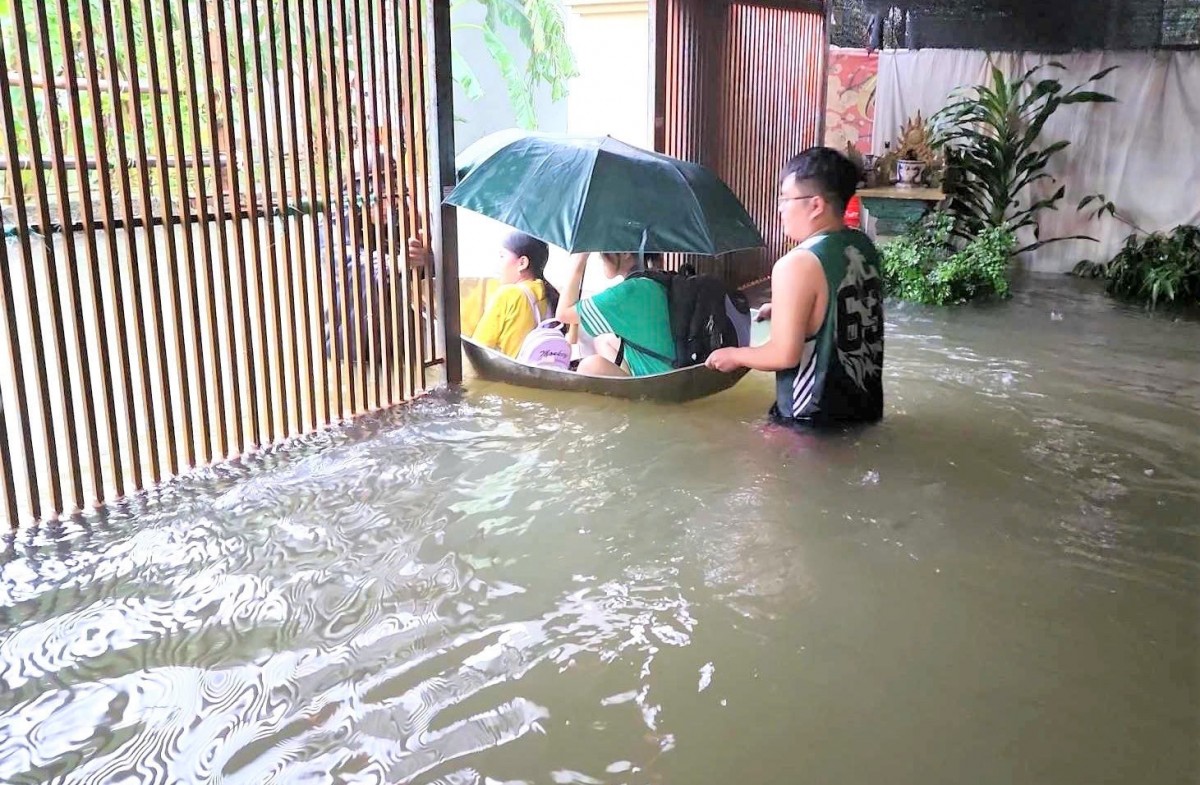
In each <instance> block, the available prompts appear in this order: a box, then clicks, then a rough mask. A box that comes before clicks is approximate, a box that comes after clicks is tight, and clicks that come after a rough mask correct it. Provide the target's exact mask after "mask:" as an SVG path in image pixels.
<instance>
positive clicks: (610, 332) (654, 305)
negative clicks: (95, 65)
mask: <svg viewBox="0 0 1200 785" xmlns="http://www.w3.org/2000/svg"><path fill="white" fill-rule="evenodd" d="M601 258H602V259H603V260H604V273H605V275H607V276H608V277H609V278H616V277H617V276H618V275H619V276H622V277H624V278H625V280H623V281H621V283H619V284H617V285H616V286H613V287H611V288H609V289H605V290H604V291H602V292H599V293H597V294H595V295H593V296H591V297H585V298H584V299H582V300H579V299H578V298H579V287H580V284H581V283H582V282H583V273H584V270H585V269H586V267H587V259H588V254H586V253H585V254H575V255H574V256H572V257H571V263H572V269H571V278H570V280H569V282H568V284H567V287H566V290H565V291H564V292H563V294H562V297H561V298H560V299H559V302H558V313H557V314H556V315H557V317H558V320H559V321H560V322H562V323H563V324H571V325H575V324H577V325H579V326H580V327H581V328H582V329H583V330H584V331H585V332H586V333H587V334H588V335H590V336H592V337H593V338H595V339H596V342H595V343H596V349H597V353H596V354H594V355H591V356H589V357H585V358H583V360H582V361H580V363H579V368H578V371H579V373H583V374H588V375H591V376H649V375H651V374H655V373H665V372H666V371H670V370H672V369H673V368H674V361H675V341H674V339H673V338H672V337H671V314H670V310H669V309H668V307H667V290H666V288H665V287H663V286H662V285H661V284H659V283H656V282H655V281H652V280H650V279H649V278H632V279H631V278H630V277H629V276H630V274H631V273H632V272H633V271H634V268H635V267H636V266H637V257H636V256H635V255H634V254H628V253H604V254H601Z"/></svg>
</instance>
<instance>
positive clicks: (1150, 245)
mask: <svg viewBox="0 0 1200 785" xmlns="http://www.w3.org/2000/svg"><path fill="white" fill-rule="evenodd" d="M1073 272H1074V274H1075V275H1079V276H1082V277H1087V278H1101V277H1102V278H1105V279H1106V285H1105V288H1106V289H1107V291H1108V293H1109V294H1111V295H1113V296H1115V297H1120V298H1122V299H1126V300H1133V301H1137V302H1143V303H1145V304H1146V305H1147V306H1148V307H1150V308H1152V309H1153V308H1156V307H1158V305H1159V304H1161V303H1172V304H1178V305H1200V226H1188V225H1184V226H1177V227H1176V228H1175V229H1174V230H1172V231H1170V232H1151V233H1149V234H1146V235H1144V236H1143V237H1140V238H1139V237H1138V235H1137V234H1131V235H1129V238H1128V239H1127V240H1126V241H1125V245H1124V247H1122V248H1121V250H1120V251H1119V252H1118V253H1117V255H1116V256H1114V257H1113V258H1112V259H1111V260H1109V261H1108V262H1107V263H1104V264H1095V263H1093V262H1090V261H1085V262H1080V263H1079V264H1078V265H1076V267H1075V270H1074V271H1073Z"/></svg>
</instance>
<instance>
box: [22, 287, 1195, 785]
mask: <svg viewBox="0 0 1200 785" xmlns="http://www.w3.org/2000/svg"><path fill="white" fill-rule="evenodd" d="M885 374H886V388H885V393H886V395H887V416H886V419H885V421H884V422H883V423H882V424H881V425H878V426H875V427H871V428H866V429H862V430H858V431H854V432H851V433H845V434H823V435H801V434H797V433H793V432H788V431H783V430H779V429H775V428H770V427H766V426H765V425H764V422H763V414H764V412H765V411H766V409H767V407H768V405H769V403H770V400H771V398H772V395H773V381H772V379H771V378H770V377H769V376H766V375H763V374H751V375H750V376H749V377H747V378H746V379H745V380H743V381H742V382H741V383H740V384H739V385H737V386H736V387H735V388H733V389H732V390H731V391H729V392H727V393H723V394H721V395H719V396H715V397H713V398H710V399H707V400H705V401H701V402H697V403H694V404H689V405H686V406H675V407H671V406H663V405H655V404H649V403H645V404H641V403H637V404H631V403H628V402H623V401H616V400H608V399H602V398H594V397H590V396H563V395H553V394H550V393H544V392H538V391H534V390H525V389H518V388H513V387H503V386H500V385H490V384H484V383H478V382H473V381H470V382H469V383H468V385H467V387H466V389H465V390H462V391H457V392H450V393H443V394H438V395H434V396H430V397H428V398H426V399H423V400H421V401H419V402H417V403H415V404H413V405H411V406H408V407H404V408H402V409H399V410H395V411H392V412H389V413H386V414H383V415H380V416H377V417H372V418H366V419H364V420H362V421H360V422H358V423H356V424H354V425H352V426H347V427H344V428H341V429H338V430H335V431H332V432H327V433H324V434H319V435H317V436H315V437H311V438H308V439H305V440H302V441H301V442H298V443H296V444H294V445H290V446H289V447H287V448H285V449H281V450H277V451H274V452H272V453H269V454H266V455H263V456H258V457H256V458H254V459H252V460H250V461H248V462H246V463H244V464H233V465H225V466H221V467H217V468H214V469H210V470H205V471H203V472H200V473H197V474H196V475H194V476H193V477H190V478H188V479H187V480H184V481H182V482H180V483H177V484H176V485H174V486H172V487H169V488H167V489H164V490H161V491H158V492H155V493H152V494H149V495H147V496H144V497H139V498H136V499H133V500H131V501H129V502H128V503H126V504H124V505H121V506H118V507H116V508H113V509H110V510H108V511H106V512H105V513H104V514H103V515H100V516H95V517H92V518H89V519H86V520H81V521H74V522H69V523H64V524H56V525H49V526H44V527H41V528H36V529H34V528H31V529H27V530H23V531H21V532H18V533H16V534H12V535H8V536H7V538H6V539H5V540H4V541H3V549H2V550H0V782H4V783H41V782H69V783H84V782H87V783H101V782H164V783H165V782H226V783H261V782H345V783H357V782H373V783H374V782H377V783H384V782H387V783H397V782H421V783H433V782H438V783H446V784H447V785H449V784H450V783H480V784H481V785H482V784H483V783H514V782H524V783H558V784H559V785H567V784H568V783H572V784H578V785H595V784H596V783H614V784H615V783H679V784H681V785H682V784H685V783H686V784H687V785H695V784H698V783H713V784H714V785H716V784H718V783H720V784H724V783H747V785H749V784H750V783H785V782H786V783H791V782H797V783H799V782H804V783H870V782H887V783H894V784H896V785H901V784H903V785H907V784H909V783H912V784H913V785H918V784H919V785H932V784H933V783H947V784H949V783H955V784H957V783H965V782H970V783H996V784H997V785H1001V784H1004V785H1007V784H1009V783H1054V784H1055V785H1073V784H1075V783H1078V784H1079V785H1085V784H1086V785H1092V784H1093V783H1101V782H1112V783H1134V782H1136V783H1142V784H1145V785H1159V784H1162V785H1166V784H1168V783H1170V784H1171V785H1175V784H1179V785H1185V784H1187V783H1195V782H1197V781H1198V780H1200V323H1198V322H1196V321H1194V320H1193V321H1186V320H1184V321H1174V320H1173V319H1172V318H1171V317H1170V316H1162V315H1155V316H1150V315H1147V314H1146V313H1145V312H1143V311H1142V310H1140V309H1138V308H1131V307H1127V306H1122V305H1119V304H1116V303H1114V302H1113V301H1111V300H1109V299H1107V298H1105V297H1104V296H1103V294H1102V293H1101V292H1100V291H1099V289H1098V288H1097V287H1095V286H1093V285H1086V284H1084V283H1082V282H1078V281H1074V280H1072V279H1068V278H1065V277H1031V278H1027V279H1026V280H1024V281H1023V282H1022V283H1021V284H1020V286H1019V287H1018V289H1017V294H1016V296H1015V298H1014V299H1013V300H1012V301H1009V302H1006V303H1001V304H996V305H989V306H983V307H970V308H962V309H956V310H934V309H925V308H918V307H913V306H902V305H895V304H892V305H891V307H890V310H889V311H888V333H887V366H886V368H885Z"/></svg>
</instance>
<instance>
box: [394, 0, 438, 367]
mask: <svg viewBox="0 0 1200 785" xmlns="http://www.w3.org/2000/svg"><path fill="white" fill-rule="evenodd" d="M398 5H399V8H400V10H401V11H402V15H401V20H402V21H401V27H400V31H399V33H398V36H397V37H398V38H399V40H400V42H401V43H402V49H403V51H402V56H401V61H400V68H401V69H402V71H401V72H402V73H403V80H402V82H403V84H404V97H403V102H404V103H403V110H404V111H403V115H404V149H405V150H408V151H409V155H407V156H405V160H404V174H405V182H404V196H405V204H406V207H407V211H406V214H407V216H408V219H409V221H408V223H409V225H408V236H409V237H419V238H420V239H421V240H422V241H423V242H425V243H427V244H428V243H430V242H431V239H432V238H430V237H429V235H427V234H425V233H424V232H423V231H422V228H421V223H420V214H419V213H420V204H419V202H418V201H417V198H418V195H417V191H418V190H419V188H420V183H419V179H418V172H417V154H416V150H415V148H414V144H413V143H414V141H415V140H417V139H419V138H420V134H419V130H418V128H417V123H418V114H417V105H418V98H417V92H416V87H415V83H414V77H413V73H412V72H413V68H412V63H413V62H414V61H415V59H416V58H417V57H418V56H419V55H417V54H416V53H415V51H414V48H413V33H412V28H413V24H414V21H413V13H412V5H411V3H407V2H400V3H398ZM406 253H407V251H406ZM411 261H412V260H408V261H407V262H406V263H405V272H406V277H405V281H404V294H405V300H406V303H405V304H406V308H405V315H404V316H405V320H406V325H405V327H406V330H405V331H406V333H407V335H408V342H409V347H408V349H409V357H410V362H409V375H410V377H411V380H410V385H411V386H412V388H413V389H414V390H417V389H421V387H422V386H423V381H422V380H423V379H424V365H425V353H424V349H425V346H424V342H423V341H422V340H421V334H420V321H421V298H420V296H419V295H420V274H421V271H420V269H419V268H418V267H414V266H413V265H412V264H411Z"/></svg>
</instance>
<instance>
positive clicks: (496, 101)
mask: <svg viewBox="0 0 1200 785" xmlns="http://www.w3.org/2000/svg"><path fill="white" fill-rule="evenodd" d="M483 21H484V7H483V4H482V3H476V2H468V3H460V4H457V5H455V6H453V8H452V10H451V14H450V24H451V27H452V28H453V29H452V31H451V37H452V40H453V46H454V50H455V52H457V53H458V54H459V55H460V56H461V57H462V58H463V59H464V60H466V61H467V63H468V64H469V65H470V66H471V70H472V71H473V72H474V73H475V77H476V78H477V79H478V81H479V85H480V87H482V88H483V93H484V94H483V97H481V98H480V99H479V100H477V101H471V100H469V99H468V98H467V96H466V95H465V94H464V92H463V90H462V88H461V87H460V86H459V85H458V84H457V83H455V85H454V115H455V117H457V118H459V120H460V122H456V123H455V124H454V147H455V149H456V151H458V152H462V151H463V150H464V149H465V148H466V147H467V146H468V145H470V144H471V143H472V142H474V141H476V140H478V139H479V138H481V137H483V136H486V135H488V134H490V133H492V132H493V131H500V130H503V129H505V128H513V127H515V126H516V124H517V121H516V116H515V115H514V114H513V111H512V107H511V106H510V104H509V101H508V91H507V89H506V88H505V84H504V78H503V77H502V76H501V75H500V69H499V68H498V67H497V66H496V64H495V62H494V61H493V60H492V58H491V55H489V54H488V51H487V47H486V46H485V45H484V41H483V32H482V31H480V30H476V29H473V28H472V27H470V26H471V25H482V24H483ZM496 33H497V35H498V36H499V37H500V39H501V40H503V41H504V43H505V45H506V46H507V47H508V48H509V51H511V52H512V53H513V55H514V57H515V58H516V60H517V65H518V67H519V68H521V69H522V70H523V69H524V68H525V64H526V62H528V59H529V57H528V51H527V50H526V49H525V45H524V44H523V43H522V42H521V39H520V38H519V37H518V36H517V34H516V32H515V31H513V30H511V29H509V28H507V27H501V28H500V29H499V30H497V31H496ZM534 108H535V109H536V110H537V118H538V130H540V131H551V132H563V131H566V130H567V104H566V102H565V101H552V100H550V88H549V87H547V86H546V85H544V84H539V85H538V87H537V90H536V91H535V93H534Z"/></svg>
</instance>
